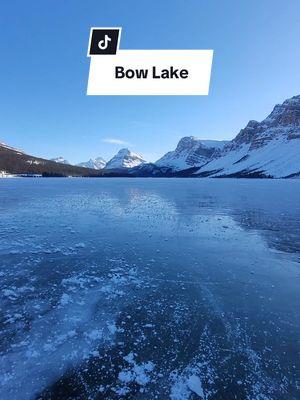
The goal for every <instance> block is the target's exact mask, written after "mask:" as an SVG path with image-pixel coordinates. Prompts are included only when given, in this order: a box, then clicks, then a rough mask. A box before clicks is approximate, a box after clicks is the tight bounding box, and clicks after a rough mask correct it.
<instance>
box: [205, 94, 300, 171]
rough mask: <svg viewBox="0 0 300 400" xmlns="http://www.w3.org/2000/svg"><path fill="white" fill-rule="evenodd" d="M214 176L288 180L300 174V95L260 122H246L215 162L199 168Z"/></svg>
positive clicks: (277, 106)
mask: <svg viewBox="0 0 300 400" xmlns="http://www.w3.org/2000/svg"><path fill="white" fill-rule="evenodd" d="M200 171H201V173H204V174H205V175H208V174H211V175H213V176H224V175H225V176H247V175H249V174H250V175H253V176H271V177H287V176H292V175H297V174H299V173H300V96H299V95H298V96H294V97H292V98H290V99H287V100H285V101H284V102H283V103H282V104H277V105H276V106H275V107H274V108H273V110H272V112H271V113H270V114H269V115H268V116H267V118H265V119H264V120H263V121H261V122H258V121H253V120H251V121H249V122H248V124H247V125H246V127H245V128H244V129H241V131H240V132H239V133H238V135H237V136H236V137H235V138H234V139H233V140H232V141H231V142H230V143H228V144H227V145H226V146H225V147H224V149H223V151H222V152H221V153H220V154H219V156H218V158H217V159H214V160H211V161H210V162H209V163H208V164H207V165H205V166H203V168H201V169H200Z"/></svg>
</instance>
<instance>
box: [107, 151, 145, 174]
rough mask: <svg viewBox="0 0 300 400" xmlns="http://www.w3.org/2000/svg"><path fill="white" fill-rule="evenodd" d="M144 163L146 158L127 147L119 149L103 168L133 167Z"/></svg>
mask: <svg viewBox="0 0 300 400" xmlns="http://www.w3.org/2000/svg"><path fill="white" fill-rule="evenodd" d="M144 163H146V160H144V158H143V157H142V156H141V155H140V154H137V153H133V152H132V151H130V150H129V149H121V150H120V151H119V152H118V153H117V154H116V155H115V156H114V157H113V158H112V159H111V160H110V161H108V163H107V164H106V166H105V169H124V168H133V167H137V166H138V165H141V164H144Z"/></svg>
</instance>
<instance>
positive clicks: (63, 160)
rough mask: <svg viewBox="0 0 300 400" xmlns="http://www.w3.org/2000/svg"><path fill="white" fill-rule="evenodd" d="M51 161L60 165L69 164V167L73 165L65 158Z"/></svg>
mask: <svg viewBox="0 0 300 400" xmlns="http://www.w3.org/2000/svg"><path fill="white" fill-rule="evenodd" d="M51 161H55V162H56V163H59V164H68V165H71V164H70V163H69V161H68V160H66V159H65V158H63V157H56V158H51Z"/></svg>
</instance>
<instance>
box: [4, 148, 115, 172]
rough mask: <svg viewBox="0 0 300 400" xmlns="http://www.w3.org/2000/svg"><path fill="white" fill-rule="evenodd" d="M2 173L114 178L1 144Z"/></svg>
mask: <svg viewBox="0 0 300 400" xmlns="http://www.w3.org/2000/svg"><path fill="white" fill-rule="evenodd" d="M0 171H5V172H8V173H11V174H41V175H44V176H114V175H115V174H114V173H110V172H109V171H106V172H103V171H97V170H94V169H90V168H84V167H77V166H72V165H67V164H61V163H58V162H56V161H51V160H45V159H43V158H39V157H34V156H30V155H28V154H25V153H23V152H22V151H20V150H17V149H14V148H12V147H9V146H7V145H5V144H4V143H0Z"/></svg>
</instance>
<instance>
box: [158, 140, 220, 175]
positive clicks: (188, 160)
mask: <svg viewBox="0 0 300 400" xmlns="http://www.w3.org/2000/svg"><path fill="white" fill-rule="evenodd" d="M226 143H227V142H226V141H218V140H201V139H199V138H196V137H195V136H185V137H183V138H182V139H180V140H179V142H178V144H177V147H176V149H175V150H174V151H169V152H168V153H166V154H165V155H164V156H163V157H162V158H160V159H159V160H157V161H156V163H155V164H156V165H157V166H159V167H168V168H172V169H173V170H174V171H178V170H183V169H188V168H191V167H195V166H199V167H200V166H201V165H204V164H205V163H207V162H208V161H209V160H210V159H211V158H212V157H213V156H214V155H216V154H218V153H219V152H220V150H221V149H222V148H223V147H224V145H225V144H226Z"/></svg>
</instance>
